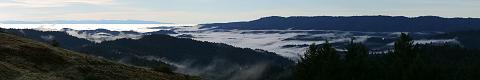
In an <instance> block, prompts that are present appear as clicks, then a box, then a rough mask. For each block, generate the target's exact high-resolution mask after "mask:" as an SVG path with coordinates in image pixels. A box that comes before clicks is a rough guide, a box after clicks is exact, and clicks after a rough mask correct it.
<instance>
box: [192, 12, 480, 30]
mask: <svg viewBox="0 0 480 80" xmlns="http://www.w3.org/2000/svg"><path fill="white" fill-rule="evenodd" d="M201 28H210V29H238V30H341V31H366V32H451V31H462V30H472V29H480V18H443V17H438V16H420V17H404V16H312V17H307V16H295V17H280V16H271V17H264V18H261V19H258V20H253V21H245V22H231V23H211V24H202V27H201Z"/></svg>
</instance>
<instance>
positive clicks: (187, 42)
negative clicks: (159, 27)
mask: <svg viewBox="0 0 480 80" xmlns="http://www.w3.org/2000/svg"><path fill="white" fill-rule="evenodd" d="M80 51H81V52H85V53H91V54H96V55H100V56H104V57H105V58H112V59H125V58H128V57H129V56H127V55H135V56H144V57H149V56H153V57H156V58H162V59H165V60H168V61H169V62H174V63H177V64H180V65H183V66H186V67H191V68H198V69H206V68H207V67H212V68H215V69H214V70H207V71H204V72H205V73H201V74H200V75H202V76H206V77H208V78H210V79H229V78H232V77H235V76H239V74H237V73H238V72H239V71H240V72H241V71H242V69H248V68H253V67H256V66H258V65H262V66H261V67H262V69H258V70H259V71H258V73H251V74H257V75H259V76H261V77H258V78H259V79H280V78H281V77H279V76H281V75H284V74H288V73H284V72H285V71H287V70H288V69H287V68H289V66H291V65H292V64H293V61H290V60H289V59H287V58H284V57H282V56H279V55H277V54H275V53H272V52H267V51H263V50H252V49H247V48H237V47H233V46H230V45H226V44H221V43H211V42H203V41H195V40H191V39H184V38H175V37H172V36H168V35H148V36H144V37H143V38H141V39H138V40H133V39H120V40H115V41H108V42H102V43H100V44H92V45H87V46H84V47H83V48H82V49H81V50H80ZM112 54H116V55H112ZM185 61H189V63H188V64H183V63H182V62H185ZM133 64H136V63H133ZM140 65H141V64H140ZM263 65H265V66H263ZM263 71H264V72H263ZM192 72H194V71H192ZM254 72H257V71H254ZM284 77H287V76H284Z"/></svg>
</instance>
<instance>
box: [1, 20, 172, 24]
mask: <svg viewBox="0 0 480 80" xmlns="http://www.w3.org/2000/svg"><path fill="white" fill-rule="evenodd" d="M0 23H3V24H172V23H165V22H156V21H142V20H54V21H0Z"/></svg>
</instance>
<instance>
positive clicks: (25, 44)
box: [0, 33, 192, 80]
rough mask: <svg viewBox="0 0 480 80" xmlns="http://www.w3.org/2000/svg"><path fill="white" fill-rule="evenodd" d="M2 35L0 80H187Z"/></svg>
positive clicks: (0, 44)
mask: <svg viewBox="0 0 480 80" xmlns="http://www.w3.org/2000/svg"><path fill="white" fill-rule="evenodd" d="M189 78H192V77H189V76H186V75H181V74H174V73H163V72H156V71H151V70H148V69H145V68H139V67H133V66H128V65H124V64H119V63H115V62H111V61H108V60H105V59H99V58H95V57H90V56H85V55H82V54H79V53H76V52H72V51H68V50H64V49H61V48H57V47H52V46H49V45H46V44H42V43H39V42H36V41H33V40H29V39H25V38H19V37H16V36H13V35H9V34H4V33H0V80H11V79H19V80H125V79H126V80H188V79H189Z"/></svg>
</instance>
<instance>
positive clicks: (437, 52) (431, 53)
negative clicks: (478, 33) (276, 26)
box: [295, 33, 480, 80]
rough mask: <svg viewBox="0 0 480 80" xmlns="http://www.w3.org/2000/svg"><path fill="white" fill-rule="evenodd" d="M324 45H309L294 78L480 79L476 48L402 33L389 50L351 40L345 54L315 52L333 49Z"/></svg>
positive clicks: (361, 79)
mask: <svg viewBox="0 0 480 80" xmlns="http://www.w3.org/2000/svg"><path fill="white" fill-rule="evenodd" d="M325 45H329V44H328V43H327V44H324V46H322V47H319V46H317V45H315V44H312V45H311V46H310V48H309V49H308V50H307V53H306V54H305V55H304V57H302V59H301V60H300V61H299V62H298V64H297V67H296V70H295V78H296V79H297V80H478V79H480V50H477V49H467V48H462V47H460V46H458V45H452V44H444V45H438V44H414V42H413V40H412V39H411V38H410V37H409V36H408V35H407V34H403V33H402V34H401V36H400V38H399V39H398V40H397V41H396V42H395V45H394V46H395V48H394V50H393V51H392V52H385V53H379V54H378V53H377V54H369V50H368V48H366V47H365V46H364V45H363V44H361V43H350V45H349V46H348V47H347V51H346V52H344V53H345V54H346V55H345V56H344V58H340V57H338V56H337V58H333V56H330V57H325V56H318V55H322V54H323V55H325V53H326V52H328V53H334V52H333V51H326V52H325V50H323V52H322V49H325V48H328V46H325ZM341 53H342V52H340V53H339V54H341ZM321 58H323V59H321ZM332 59H335V60H332ZM326 63H337V65H326ZM338 63H339V64H338ZM326 67H335V68H326ZM325 69H331V70H325ZM322 70H325V71H322ZM330 71H333V72H330ZM339 73H340V74H339ZM338 76H341V77H340V78H338ZM332 77H333V78H332ZM334 77H337V78H334Z"/></svg>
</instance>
